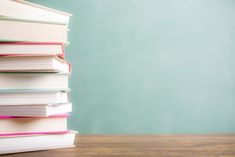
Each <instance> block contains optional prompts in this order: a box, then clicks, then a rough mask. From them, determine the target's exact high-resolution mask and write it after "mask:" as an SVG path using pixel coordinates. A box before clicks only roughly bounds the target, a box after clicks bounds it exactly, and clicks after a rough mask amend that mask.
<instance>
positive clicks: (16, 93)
mask: <svg viewBox="0 0 235 157" xmlns="http://www.w3.org/2000/svg"><path fill="white" fill-rule="evenodd" d="M68 102H69V91H50V90H0V106H1V105H7V106H10V105H15V106H16V105H41V104H62V103H68ZM0 115H1V114H0Z"/></svg>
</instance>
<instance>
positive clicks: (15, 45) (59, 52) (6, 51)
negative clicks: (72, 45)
mask: <svg viewBox="0 0 235 157" xmlns="http://www.w3.org/2000/svg"><path fill="white" fill-rule="evenodd" d="M0 56H58V57H60V58H62V59H64V44H63V43H57V42H0Z"/></svg>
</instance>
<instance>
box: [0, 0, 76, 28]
mask: <svg viewBox="0 0 235 157" xmlns="http://www.w3.org/2000/svg"><path fill="white" fill-rule="evenodd" d="M0 15H1V16H2V17H1V18H11V19H21V20H26V21H40V22H47V23H59V24H65V25H68V23H69V18H70V16H72V15H71V14H69V13H65V12H62V11H58V10H55V9H51V8H47V7H44V6H41V5H38V4H34V3H30V2H26V1H23V0H4V1H0Z"/></svg>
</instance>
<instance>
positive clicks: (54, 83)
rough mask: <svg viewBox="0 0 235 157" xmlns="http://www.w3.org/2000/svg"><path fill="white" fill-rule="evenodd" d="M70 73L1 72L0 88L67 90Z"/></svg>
mask: <svg viewBox="0 0 235 157" xmlns="http://www.w3.org/2000/svg"><path fill="white" fill-rule="evenodd" d="M68 78H69V74H65V73H0V90H19V89H21V90H24V89H25V90H26V89H28V90H34V89H37V90H42V89H43V90H67V89H69V88H68Z"/></svg>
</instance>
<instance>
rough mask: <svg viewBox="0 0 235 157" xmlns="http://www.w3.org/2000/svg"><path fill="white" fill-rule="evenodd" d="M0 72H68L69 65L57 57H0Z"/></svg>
mask: <svg viewBox="0 0 235 157" xmlns="http://www.w3.org/2000/svg"><path fill="white" fill-rule="evenodd" d="M0 72H63V73H69V72H70V65H69V64H68V63H67V62H65V61H64V60H63V59H61V58H59V57H57V56H5V57H0Z"/></svg>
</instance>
